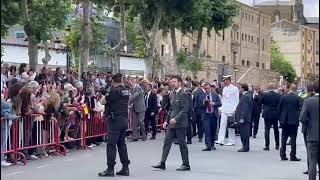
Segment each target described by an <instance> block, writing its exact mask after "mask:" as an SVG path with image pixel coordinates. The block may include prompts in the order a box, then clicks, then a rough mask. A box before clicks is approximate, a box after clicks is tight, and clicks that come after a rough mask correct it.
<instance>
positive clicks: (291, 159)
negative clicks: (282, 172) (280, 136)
mask: <svg viewBox="0 0 320 180" xmlns="http://www.w3.org/2000/svg"><path fill="white" fill-rule="evenodd" d="M290 161H301V159H299V158H297V157H291V158H290Z"/></svg>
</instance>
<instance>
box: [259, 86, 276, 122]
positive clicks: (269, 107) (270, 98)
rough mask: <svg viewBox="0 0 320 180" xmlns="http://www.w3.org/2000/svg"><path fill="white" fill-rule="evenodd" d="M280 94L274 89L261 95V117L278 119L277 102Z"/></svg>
mask: <svg viewBox="0 0 320 180" xmlns="http://www.w3.org/2000/svg"><path fill="white" fill-rule="evenodd" d="M279 101H280V95H279V94H278V93H276V92H274V91H269V92H267V93H265V94H264V95H262V97H261V99H260V104H262V108H263V113H262V117H263V118H265V119H279V112H278V104H279Z"/></svg>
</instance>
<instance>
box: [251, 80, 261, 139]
mask: <svg viewBox="0 0 320 180" xmlns="http://www.w3.org/2000/svg"><path fill="white" fill-rule="evenodd" d="M251 95H252V99H253V108H252V123H251V131H250V135H253V138H256V137H257V134H258V129H259V120H260V114H261V109H262V107H261V104H260V103H259V102H260V99H261V97H262V92H261V91H260V85H259V84H254V85H253V92H252V94H251ZM252 128H253V132H252Z"/></svg>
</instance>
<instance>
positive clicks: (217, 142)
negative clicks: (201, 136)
mask: <svg viewBox="0 0 320 180" xmlns="http://www.w3.org/2000/svg"><path fill="white" fill-rule="evenodd" d="M214 143H216V144H220V145H223V144H224V143H223V142H219V141H218V140H217V141H215V142H214Z"/></svg>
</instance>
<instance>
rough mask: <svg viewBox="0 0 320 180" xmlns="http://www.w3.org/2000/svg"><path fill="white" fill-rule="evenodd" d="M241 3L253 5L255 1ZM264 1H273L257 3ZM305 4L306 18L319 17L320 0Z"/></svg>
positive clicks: (305, 2) (260, 0) (258, 0)
mask: <svg viewBox="0 0 320 180" xmlns="http://www.w3.org/2000/svg"><path fill="white" fill-rule="evenodd" d="M239 1H241V2H243V3H246V4H248V5H252V3H253V0H239ZM262 1H272V0H256V3H259V2H262ZM274 1H275V0H274ZM287 1H288V0H287ZM303 2H304V16H305V17H319V1H318V0H303Z"/></svg>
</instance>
